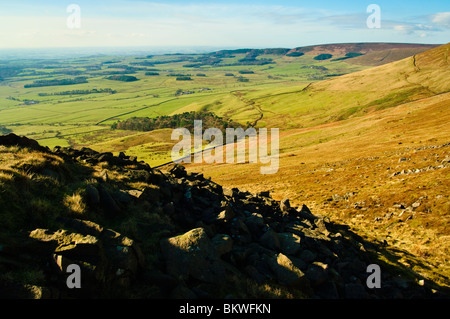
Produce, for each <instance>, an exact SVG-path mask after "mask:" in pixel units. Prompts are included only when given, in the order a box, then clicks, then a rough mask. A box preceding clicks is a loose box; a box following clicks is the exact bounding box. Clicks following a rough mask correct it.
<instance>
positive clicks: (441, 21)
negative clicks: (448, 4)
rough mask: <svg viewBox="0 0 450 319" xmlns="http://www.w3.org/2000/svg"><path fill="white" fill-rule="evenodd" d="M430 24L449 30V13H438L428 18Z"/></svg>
mask: <svg viewBox="0 0 450 319" xmlns="http://www.w3.org/2000/svg"><path fill="white" fill-rule="evenodd" d="M430 18H431V22H433V23H435V24H436V25H438V26H442V27H446V28H450V12H438V13H435V14H432V15H431V16H430Z"/></svg>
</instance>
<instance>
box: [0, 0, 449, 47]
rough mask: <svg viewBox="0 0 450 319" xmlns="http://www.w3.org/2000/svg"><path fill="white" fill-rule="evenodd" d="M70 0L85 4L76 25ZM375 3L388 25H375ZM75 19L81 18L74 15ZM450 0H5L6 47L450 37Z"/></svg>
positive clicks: (2, 33)
mask: <svg viewBox="0 0 450 319" xmlns="http://www.w3.org/2000/svg"><path fill="white" fill-rule="evenodd" d="M70 4H76V5H78V7H79V8H80V15H79V18H80V19H79V21H80V25H79V28H78V27H76V28H69V27H68V25H67V19H68V18H70V17H71V15H72V13H71V12H67V10H66V9H67V7H68V6H69V5H70ZM370 4H377V5H378V6H379V8H380V13H381V27H380V28H372V29H371V28H368V26H367V24H366V20H367V18H368V17H369V15H370V14H371V12H367V7H368V5H370ZM72 21H75V20H72ZM449 39H450V1H448V0H442V1H435V0H428V1H423V0H422V1H416V0H410V1H395V0H391V1H378V0H371V1H348V0H344V1H329V0H321V1H293V0H284V1H269V0H259V1H257V0H249V1H237V0H228V1H206V0H192V1H189V0H188V1H158V0H153V1H150V0H140V1H136V0H99V1H95V0H89V1H87V0H70V1H64V0H57V1H56V0H55V1H49V0H44V1H36V0H34V1H31V0H24V1H20V0H17V1H3V0H0V48H26V47H30V48H40V47H99V46H107V47H123V46H211V47H288V48H293V47H297V46H304V45H312V44H323V43H338V42H408V43H411V42H412V43H447V42H449Z"/></svg>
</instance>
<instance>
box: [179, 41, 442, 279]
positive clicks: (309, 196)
mask: <svg viewBox="0 0 450 319" xmlns="http://www.w3.org/2000/svg"><path fill="white" fill-rule="evenodd" d="M449 48H450V46H449V44H447V45H444V46H441V47H437V48H434V49H432V50H429V51H427V52H424V53H422V54H418V55H417V56H415V57H411V58H408V59H404V60H402V61H398V62H394V63H392V64H388V65H384V66H380V67H376V68H372V69H370V70H366V71H362V72H359V73H355V74H350V75H346V76H342V77H339V78H336V79H332V80H328V81H323V82H319V83H314V84H311V85H309V86H308V87H307V89H306V90H304V91H301V92H300V91H299V92H294V93H289V92H287V93H286V94H279V95H276V96H265V97H261V98H259V99H258V98H255V99H254V101H257V102H258V103H259V106H260V107H261V109H262V110H263V112H264V111H266V112H264V118H263V121H266V122H267V123H268V124H270V125H272V126H275V127H281V128H289V125H291V129H285V130H283V131H282V132H281V133H280V154H281V155H280V169H279V171H278V173H277V174H274V175H264V176H263V175H260V173H259V167H260V165H259V164H247V165H233V164H221V165H190V166H189V167H188V170H189V171H194V172H202V173H203V174H204V175H205V176H208V177H211V178H212V180H214V181H216V182H218V183H221V184H222V185H224V186H228V187H229V186H230V185H234V186H236V187H240V188H242V189H245V190H249V191H252V192H257V191H260V190H264V189H269V190H270V191H271V193H272V194H273V196H274V198H276V199H282V198H284V197H289V198H291V199H292V201H293V202H295V203H296V204H297V203H299V202H301V203H306V204H307V205H308V206H310V207H314V210H316V211H319V212H321V213H322V214H324V215H327V216H329V217H330V218H331V219H332V220H340V221H345V222H346V223H349V224H350V225H351V226H352V228H353V229H355V230H357V231H358V233H359V234H362V235H363V236H368V237H371V238H376V239H377V240H380V241H384V240H386V242H387V243H388V244H389V245H390V246H391V247H393V248H394V247H395V248H401V249H403V250H405V251H407V252H408V253H407V254H403V253H402V254H400V255H397V257H396V258H398V259H401V260H403V261H404V262H405V264H408V265H409V267H411V268H412V269H414V270H416V271H418V272H420V273H421V274H423V275H424V276H426V277H427V278H430V279H432V280H436V281H439V282H442V283H445V284H446V285H450V282H449V279H448V278H449V277H450V268H449V267H448V265H449V260H448V256H449V251H450V247H449V241H448V238H449V236H450V233H449V229H450V228H449V227H448V225H449V222H450V210H449V202H450V197H449V193H448V189H449V187H450V184H449V180H450V179H449V170H450V167H449V158H450V151H449V145H450V144H449V143H450V131H449V130H448V128H447V127H448V123H449V121H450V112H449V108H450V93H449V92H448V91H449V89H450V87H449V85H450V81H449V79H450V68H449V64H448V59H447V56H448V51H449ZM250 94H251V93H248V95H250ZM269 108H270V112H267V110H268V109H269ZM300 110H302V111H300ZM277 113H278V114H277ZM336 119H340V121H334V120H336Z"/></svg>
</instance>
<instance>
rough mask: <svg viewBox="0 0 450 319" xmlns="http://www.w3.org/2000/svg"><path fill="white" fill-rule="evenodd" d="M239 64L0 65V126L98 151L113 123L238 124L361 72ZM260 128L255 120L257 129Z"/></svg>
mask: <svg viewBox="0 0 450 319" xmlns="http://www.w3.org/2000/svg"><path fill="white" fill-rule="evenodd" d="M211 57H213V58H211ZM245 57H246V54H244V53H238V54H232V55H225V57H221V58H220V62H219V63H217V58H215V55H214V54H204V55H199V54H197V55H161V56H148V57H145V56H141V57H139V56H102V57H88V58H83V59H65V60H57V59H52V60H32V59H30V60H15V61H0V72H2V71H3V73H5V70H6V71H9V73H8V76H7V77H6V76H3V81H1V82H0V125H2V126H4V127H6V128H7V129H9V130H11V131H12V132H14V133H16V134H20V135H26V136H28V137H30V138H33V139H36V140H38V141H39V143H41V144H42V145H45V146H49V147H54V146H56V145H60V146H81V145H83V146H92V147H93V148H102V145H104V144H105V143H108V141H110V142H111V143H114V140H115V136H116V135H117V134H116V132H113V131H112V130H111V129H110V126H111V125H112V124H113V123H114V122H116V121H118V120H125V119H127V118H130V117H157V116H162V115H170V114H175V113H182V112H189V111H200V110H204V111H212V112H215V113H216V114H217V115H219V116H222V117H226V118H230V119H232V120H234V121H237V122H240V123H242V124H243V125H245V124H246V123H247V122H253V121H255V120H257V119H258V118H259V117H260V116H261V109H260V108H259V105H258V104H257V103H254V102H252V101H253V99H255V100H256V101H257V100H258V99H259V98H261V97H264V96H267V95H270V96H277V95H279V94H280V95H282V94H285V93H289V92H293V91H298V90H301V89H302V88H304V87H305V86H306V85H308V84H309V83H312V82H316V81H319V80H322V79H327V78H332V77H334V76H336V75H339V74H346V73H351V72H354V71H358V70H362V69H365V68H366V67H364V66H355V65H351V64H348V63H345V62H342V61H335V62H332V61H330V60H327V61H317V60H314V59H313V56H309V55H304V56H301V57H288V56H286V55H284V54H280V55H274V54H261V55H259V56H257V58H256V60H257V61H260V60H261V59H262V60H261V61H265V59H270V63H268V64H264V65H252V63H254V62H250V63H249V64H248V65H246V64H245V62H244V65H241V64H242V62H239V61H240V60H241V59H243V58H245ZM208 59H213V60H212V61H211V60H208ZM205 60H206V62H205ZM198 61H202V62H201V63H205V64H202V65H199V62H198ZM267 61H269V60H267ZM209 62H211V63H210V64H208V63H209ZM257 63H259V62H257ZM192 64H194V65H195V67H193V66H192ZM11 70H12V72H11ZM148 72H152V73H153V74H155V73H157V74H158V75H146V73H148ZM111 75H116V76H122V75H126V76H133V77H135V78H137V79H138V81H133V82H124V81H117V80H110V79H108V77H110V76H111ZM177 75H187V76H189V77H190V80H187V81H183V80H180V79H177ZM0 76H1V73H0ZM77 77H85V78H86V81H87V83H79V84H69V85H49V86H39V85H40V84H41V83H44V84H55V83H56V84H58V83H63V82H61V80H65V79H75V78H77ZM242 78H243V79H245V80H242ZM58 81H59V82H58ZM30 85H31V86H32V87H28V86H30ZM36 85H37V86H36ZM105 89H108V90H109V91H111V92H113V93H114V94H112V93H111V92H109V91H106V92H105ZM95 90H96V91H95ZM177 91H178V93H179V94H177ZM180 92H181V94H180ZM296 108H297V107H296ZM279 111H282V113H285V112H288V113H289V112H290V111H291V110H290V109H289V108H288V109H286V110H279ZM266 122H267V121H266V119H261V122H260V123H259V125H262V126H264V125H266V124H267V123H266ZM124 134H128V135H130V136H133V135H135V134H136V132H128V133H126V132H123V133H122V134H121V135H124ZM169 139H170V135H169ZM166 140H167V138H166ZM130 147H131V148H130V150H129V151H130V152H131V153H135V154H136V155H141V156H142V155H144V157H145V159H147V160H150V162H152V160H151V158H152V156H145V154H146V153H147V152H148V150H143V149H142V148H138V149H136V147H135V146H130ZM122 149H124V150H127V149H128V146H127V145H126V144H125V146H124V147H122ZM156 162H160V161H159V160H156Z"/></svg>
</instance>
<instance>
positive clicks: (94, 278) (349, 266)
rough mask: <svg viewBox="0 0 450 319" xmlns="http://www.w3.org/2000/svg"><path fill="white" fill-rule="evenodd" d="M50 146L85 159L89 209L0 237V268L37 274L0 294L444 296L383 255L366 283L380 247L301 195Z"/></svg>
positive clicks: (0, 283) (7, 284)
mask: <svg viewBox="0 0 450 319" xmlns="http://www.w3.org/2000/svg"><path fill="white" fill-rule="evenodd" d="M27 143H28V142H27ZM19 146H20V145H19ZM53 154H55V155H57V156H60V157H61V158H63V159H65V160H66V161H67V162H71V163H75V164H76V165H81V166H83V167H89V168H90V169H91V170H92V174H91V175H90V176H88V179H89V183H88V184H87V185H86V186H85V188H84V190H83V192H81V193H82V195H83V200H84V201H85V204H86V207H87V208H86V209H87V212H86V213H85V215H84V216H82V217H79V218H75V217H74V216H69V215H65V216H58V217H57V218H56V219H55V220H53V221H51V222H48V227H39V228H35V229H30V230H29V231H27V232H26V237H22V238H21V239H18V240H16V241H14V240H12V239H11V240H9V241H5V240H4V238H3V237H0V238H1V240H2V242H0V266H1V267H2V269H11V268H13V267H15V266H16V265H19V266H20V267H22V268H24V269H28V268H30V267H34V268H35V269H39V271H41V270H42V272H43V277H44V280H41V284H40V285H36V284H33V283H31V284H29V285H23V284H22V285H18V284H17V283H15V282H14V281H8V280H6V281H5V280H4V279H0V295H1V296H9V297H14V296H19V297H33V298H35V297H42V298H45V297H49V298H65V297H93V298H94V297H96V298H98V297H117V296H127V297H129V296H133V297H143V298H152V297H155V298H161V297H162V298H224V297H225V296H227V297H230V296H231V297H235V298H245V297H254V295H251V292H250V291H251V290H252V288H251V287H249V285H259V286H260V287H264V286H265V285H271V286H275V287H277V289H281V290H286V291H289V292H291V293H292V294H293V295H302V296H304V297H307V298H327V299H328V298H434V297H443V296H445V294H443V293H440V292H436V290H433V289H436V287H433V289H431V287H429V286H427V285H419V284H418V282H419V279H422V278H420V276H418V275H415V276H409V277H408V278H407V279H406V277H405V278H402V277H399V276H398V270H397V272H396V273H395V274H394V273H391V272H390V270H389V268H387V267H386V268H383V266H382V267H381V268H382V270H383V271H382V278H381V282H382V285H381V288H370V287H368V285H367V283H366V281H367V278H368V276H369V275H370V274H369V273H368V272H367V269H368V266H369V265H370V264H374V263H375V264H377V263H381V261H380V260H378V259H377V258H376V257H377V254H378V252H379V250H380V249H382V248H381V247H380V246H378V245H377V244H376V243H370V242H367V241H364V240H363V239H362V238H360V237H358V236H356V235H355V234H354V233H352V232H351V231H350V230H349V228H348V227H346V226H345V225H338V224H335V223H333V222H331V221H330V220H329V219H328V218H324V217H321V216H316V215H314V214H313V213H312V212H311V211H310V209H309V208H308V207H307V206H306V205H302V206H301V207H293V206H292V205H291V204H290V202H289V200H288V199H284V200H283V201H281V202H279V201H276V200H274V199H272V198H271V197H270V194H269V192H260V193H258V194H252V193H249V192H246V191H241V190H239V189H237V188H233V189H226V188H223V187H222V186H220V185H217V184H216V183H214V182H212V181H210V180H208V179H205V178H204V177H203V175H202V174H195V173H188V172H187V171H186V170H185V169H184V167H183V166H180V165H172V166H170V167H168V168H167V171H166V172H165V173H163V172H162V171H161V170H158V169H152V168H151V167H150V166H149V165H148V164H145V163H143V162H138V161H137V160H136V159H135V158H131V157H127V156H125V155H124V154H120V155H119V156H113V155H112V154H110V153H98V152H95V151H93V150H90V149H87V148H84V149H81V150H74V149H71V148H59V147H58V148H56V149H55V150H54V151H53ZM99 164H101V165H99ZM119 173H120V179H117V178H113V177H112V176H113V175H114V174H119ZM68 182H69V181H66V183H68ZM91 218H92V220H91ZM124 225H127V226H128V227H123V226H124ZM115 227H122V229H125V230H126V231H122V233H119V232H117V231H115V230H113V229H114V228H115ZM22 233H23V232H22ZM70 264H76V265H79V266H80V268H81V272H82V288H81V289H69V288H68V287H67V285H66V281H65V280H66V278H67V272H66V270H67V266H68V265H70ZM27 267H28V268H27ZM42 281H43V282H44V283H43V284H42ZM422 282H423V281H422ZM12 287H15V288H14V289H13V288H12ZM247 288H248V291H247V292H246V289H247ZM253 290H254V289H253ZM8 291H10V292H11V294H9V295H8ZM13 292H14V293H13ZM14 294H16V295H14Z"/></svg>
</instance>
